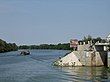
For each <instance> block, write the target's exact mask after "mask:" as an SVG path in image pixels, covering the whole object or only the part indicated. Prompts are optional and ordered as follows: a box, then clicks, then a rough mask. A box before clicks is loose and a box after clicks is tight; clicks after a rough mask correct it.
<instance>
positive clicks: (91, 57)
mask: <svg viewBox="0 0 110 82" xmlns="http://www.w3.org/2000/svg"><path fill="white" fill-rule="evenodd" d="M108 45H109V43H99V42H97V43H95V44H92V43H91V42H88V44H85V43H83V44H80V45H78V49H77V51H72V52H70V53H69V54H67V55H66V56H64V57H62V58H61V59H59V60H57V61H55V62H54V65H57V66H107V65H108V50H107V46H108Z"/></svg>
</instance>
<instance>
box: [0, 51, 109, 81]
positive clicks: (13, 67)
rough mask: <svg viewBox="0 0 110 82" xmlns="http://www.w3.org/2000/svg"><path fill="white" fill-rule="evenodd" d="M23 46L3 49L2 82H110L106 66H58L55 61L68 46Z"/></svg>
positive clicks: (0, 68) (1, 59)
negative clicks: (24, 51) (25, 51)
mask: <svg viewBox="0 0 110 82" xmlns="http://www.w3.org/2000/svg"><path fill="white" fill-rule="evenodd" d="M20 51H21V50H19V51H15V52H8V53H0V82H94V81H95V82H110V73H108V71H107V69H106V68H105V67H63V68H62V67H56V66H53V65H52V62H53V61H55V60H56V59H58V58H59V56H63V55H64V54H65V53H67V52H69V51H66V50H30V52H31V55H27V56H20V55H19V53H20Z"/></svg>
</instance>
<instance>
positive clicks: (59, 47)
mask: <svg viewBox="0 0 110 82" xmlns="http://www.w3.org/2000/svg"><path fill="white" fill-rule="evenodd" d="M88 41H92V42H93V44H95V43H96V42H97V41H99V42H103V43H104V42H106V40H105V39H102V38H100V37H97V38H92V36H90V35H88V36H84V38H83V39H82V40H79V41H78V43H80V42H85V44H87V43H88ZM19 49H57V50H72V48H70V43H59V44H40V45H21V46H19Z"/></svg>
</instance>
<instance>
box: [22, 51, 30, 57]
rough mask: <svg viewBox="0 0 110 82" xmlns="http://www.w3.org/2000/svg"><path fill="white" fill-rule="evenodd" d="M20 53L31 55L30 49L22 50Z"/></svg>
mask: <svg viewBox="0 0 110 82" xmlns="http://www.w3.org/2000/svg"><path fill="white" fill-rule="evenodd" d="M20 55H23V56H25V55H30V51H29V50H28V51H21V53H20Z"/></svg>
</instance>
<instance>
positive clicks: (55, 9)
mask: <svg viewBox="0 0 110 82" xmlns="http://www.w3.org/2000/svg"><path fill="white" fill-rule="evenodd" d="M109 33H110V0H0V39H3V40H5V41H7V42H11V43H16V44H17V45H38V44H57V43H68V42H69V41H70V39H78V40H80V39H83V38H84V36H87V35H91V36H92V37H102V38H105V37H106V36H107V35H108V34H109Z"/></svg>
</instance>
